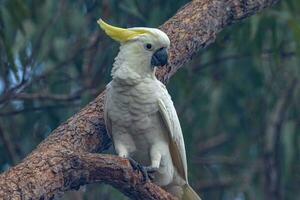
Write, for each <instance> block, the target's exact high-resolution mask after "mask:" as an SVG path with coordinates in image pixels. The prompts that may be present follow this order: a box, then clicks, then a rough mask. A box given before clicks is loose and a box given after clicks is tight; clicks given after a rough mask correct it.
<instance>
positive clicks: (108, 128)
mask: <svg viewBox="0 0 300 200" xmlns="http://www.w3.org/2000/svg"><path fill="white" fill-rule="evenodd" d="M110 90H111V86H110V84H108V85H107V86H106V94H105V97H104V122H105V126H106V132H107V134H108V135H109V136H110V137H112V123H111V120H110V119H109V117H108V111H107V108H108V106H107V104H108V99H109V98H108V95H109V93H110Z"/></svg>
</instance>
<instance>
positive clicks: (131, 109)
mask: <svg viewBox="0 0 300 200" xmlns="http://www.w3.org/2000/svg"><path fill="white" fill-rule="evenodd" d="M98 24H99V25H100V27H101V28H102V29H103V30H104V31H105V33H106V34H107V35H108V36H110V37H111V38H112V39H114V40H116V41H118V42H120V44H121V46H120V51H119V53H118V56H117V57H116V58H115V62H114V64H113V68H112V72H111V75H112V78H113V80H112V81H111V82H110V83H109V84H108V85H107V90H106V100H105V108H104V118H105V124H106V128H107V131H108V133H109V135H110V136H111V138H112V140H113V144H114V148H115V151H116V153H117V154H118V155H119V156H121V157H124V158H131V159H133V160H135V161H136V162H137V163H139V164H140V165H141V166H145V167H144V169H146V170H148V171H152V172H153V171H154V174H153V176H154V178H153V182H154V183H156V184H157V185H159V186H161V187H163V188H164V189H165V190H167V191H168V192H170V193H171V194H173V195H174V196H176V197H178V198H179V199H182V200H199V199H200V197H199V196H198V195H197V194H196V192H194V190H193V189H192V188H191V187H190V186H189V184H188V176H187V161H186V153H185V146H184V140H183V135H182V131H181V127H180V123H179V120H178V116H177V113H176V110H175V108H174V105H173V102H172V100H171V97H170V95H169V93H168V91H167V89H166V87H165V85H164V84H162V83H161V82H160V81H159V80H157V78H156V77H155V69H156V67H159V66H163V65H165V64H167V60H168V54H167V51H168V48H169V46H170V40H169V38H168V36H167V35H166V34H165V33H164V32H162V31H161V30H159V29H155V28H144V27H135V28H128V29H124V28H118V27H114V26H111V25H109V24H107V23H105V22H104V21H103V20H101V19H99V20H98Z"/></svg>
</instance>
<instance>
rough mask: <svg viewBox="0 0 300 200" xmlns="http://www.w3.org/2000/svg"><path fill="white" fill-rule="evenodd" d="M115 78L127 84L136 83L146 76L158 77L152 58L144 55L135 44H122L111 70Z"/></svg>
mask: <svg viewBox="0 0 300 200" xmlns="http://www.w3.org/2000/svg"><path fill="white" fill-rule="evenodd" d="M111 75H112V77H113V80H115V81H117V82H120V83H121V84H126V85H135V84H137V83H139V82H140V81H142V80H143V79H144V78H156V77H155V69H152V67H151V66H150V58H148V57H147V56H145V55H143V54H142V53H140V52H139V51H138V49H136V48H135V46H134V45H121V46H120V51H119V54H118V56H117V57H116V58H115V62H114V64H113V68H112V71H111Z"/></svg>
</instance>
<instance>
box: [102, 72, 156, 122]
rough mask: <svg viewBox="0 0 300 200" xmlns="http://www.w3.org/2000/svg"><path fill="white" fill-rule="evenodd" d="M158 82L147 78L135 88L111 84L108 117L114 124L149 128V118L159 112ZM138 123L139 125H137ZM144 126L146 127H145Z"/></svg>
mask: <svg viewBox="0 0 300 200" xmlns="http://www.w3.org/2000/svg"><path fill="white" fill-rule="evenodd" d="M156 82H157V80H154V79H152V78H145V79H143V80H142V81H140V82H139V83H138V84H136V85H135V86H126V85H120V84H118V83H114V81H112V82H111V86H110V87H111V89H110V90H109V91H110V92H109V94H107V95H108V98H109V99H110V101H109V102H108V104H109V105H108V106H107V107H108V108H109V110H108V115H109V117H110V119H111V120H112V122H113V123H114V124H119V125H121V126H124V127H128V126H131V125H132V124H135V125H136V126H135V127H140V128H147V116H149V115H151V114H152V113H155V112H157V111H158V105H157V99H158V95H159V93H158V92H157V91H158V90H157V86H158V85H157V83H156ZM137 123H138V125H137ZM143 124H144V125H143Z"/></svg>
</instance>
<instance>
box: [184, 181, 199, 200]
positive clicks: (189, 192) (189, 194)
mask: <svg viewBox="0 0 300 200" xmlns="http://www.w3.org/2000/svg"><path fill="white" fill-rule="evenodd" d="M182 200H201V198H200V197H199V196H198V194H197V193H196V192H195V191H194V190H193V188H192V187H191V186H189V185H188V184H187V185H185V186H183V196H182Z"/></svg>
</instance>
